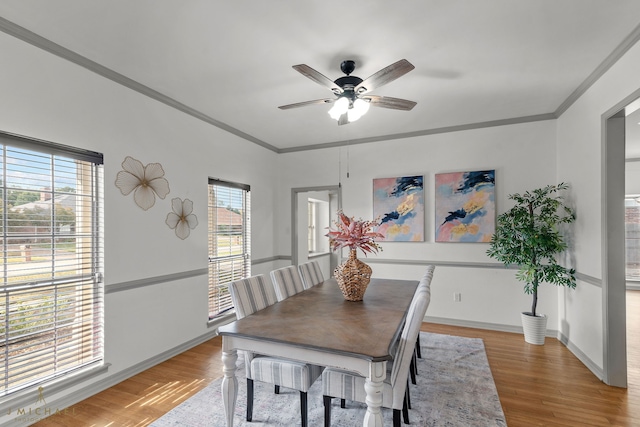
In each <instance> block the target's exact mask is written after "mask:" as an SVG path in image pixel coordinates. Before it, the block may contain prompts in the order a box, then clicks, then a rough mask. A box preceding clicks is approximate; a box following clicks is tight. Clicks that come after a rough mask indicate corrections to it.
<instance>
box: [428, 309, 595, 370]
mask: <svg viewBox="0 0 640 427" xmlns="http://www.w3.org/2000/svg"><path fill="white" fill-rule="evenodd" d="M424 321H425V322H429V323H436V324H440V325H450V326H461V327H465V328H475V329H486V330H490V331H498V332H512V333H517V334H523V333H524V332H523V331H522V327H521V326H512V325H502V324H498V323H486V322H473V321H468V320H458V319H448V318H445V317H433V316H425V318H424ZM546 336H547V337H550V338H556V339H557V340H558V341H560V342H561V343H562V344H563V345H564V346H565V347H567V349H568V350H569V351H570V352H571V353H573V355H574V356H576V357H577V358H578V360H579V361H580V362H582V364H583V365H584V366H586V367H587V369H589V370H590V371H591V372H592V373H593V375H595V376H596V377H597V378H598V379H599V380H600V381H603V379H604V372H603V370H602V368H600V367H599V366H598V365H596V364H595V363H594V362H593V360H591V359H590V358H589V357H588V356H587V355H586V354H584V353H583V352H582V351H581V350H580V349H579V348H578V347H577V346H576V345H575V344H573V343H572V342H571V341H570V340H569V339H568V338H567V337H566V336H565V335H564V334H562V333H561V332H560V331H556V330H553V329H547V333H546ZM523 340H524V338H523Z"/></svg>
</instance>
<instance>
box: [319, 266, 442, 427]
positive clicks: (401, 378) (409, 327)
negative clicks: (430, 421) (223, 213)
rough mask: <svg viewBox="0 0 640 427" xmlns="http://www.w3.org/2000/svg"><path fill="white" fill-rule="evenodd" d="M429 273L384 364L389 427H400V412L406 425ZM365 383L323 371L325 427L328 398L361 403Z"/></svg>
mask: <svg viewBox="0 0 640 427" xmlns="http://www.w3.org/2000/svg"><path fill="white" fill-rule="evenodd" d="M433 270H434V268H433V266H429V267H428V268H427V272H426V273H425V275H424V276H423V277H422V279H421V280H420V284H419V285H418V288H417V289H416V293H415V295H414V297H413V300H412V301H411V305H410V306H409V310H408V311H407V318H406V321H405V324H404V327H403V329H402V334H401V336H400V342H399V345H398V347H397V349H396V352H395V355H394V357H393V360H392V361H390V362H387V378H386V379H385V380H384V382H383V389H382V406H383V407H385V408H391V409H392V410H393V427H400V413H401V411H402V414H403V418H404V423H405V424H409V409H408V402H407V395H406V390H407V380H408V375H409V365H410V364H411V359H412V358H413V354H414V347H415V344H416V340H417V337H418V335H419V334H420V326H421V325H422V321H423V320H424V315H425V313H426V311H427V308H428V307H429V302H430V300H431V280H432V278H433ZM389 365H390V366H389ZM365 380H366V378H365V377H363V376H361V375H359V374H357V373H355V372H350V371H345V370H342V369H335V368H326V369H325V370H324V372H323V373H322V394H323V403H324V425H325V427H330V426H331V399H333V398H336V397H337V398H340V399H346V400H352V401H356V402H362V403H364V402H365V399H366V392H365V389H364V384H365Z"/></svg>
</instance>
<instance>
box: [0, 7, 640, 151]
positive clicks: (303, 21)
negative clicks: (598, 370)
mask: <svg viewBox="0 0 640 427" xmlns="http://www.w3.org/2000/svg"><path fill="white" fill-rule="evenodd" d="M0 17H1V18H3V19H2V20H0V30H2V31H4V32H7V33H10V34H13V35H16V36H17V37H20V38H22V39H24V40H28V41H29V42H31V43H34V44H36V45H39V46H41V47H43V48H45V49H47V50H50V51H52V52H54V53H56V54H59V55H61V56H64V57H67V58H69V59H71V60H73V61H76V62H78V63H80V64H82V65H83V66H86V67H88V68H91V69H94V70H95V71H97V72H100V73H102V74H105V75H107V74H108V75H110V76H111V78H114V79H115V80H116V81H121V82H123V83H124V84H127V85H129V86H130V87H132V89H135V90H139V91H141V92H143V93H147V94H148V95H150V96H154V97H156V98H158V99H161V100H163V102H167V103H169V104H171V105H174V106H176V108H180V109H183V110H184V111H188V112H190V114H194V115H196V116H198V117H199V118H201V119H202V120H205V121H208V122H210V123H212V125H214V126H219V127H222V128H224V129H227V130H229V131H231V132H233V133H236V134H239V135H241V136H243V137H245V138H247V139H249V140H252V141H254V142H256V143H258V144H261V145H264V146H266V147H268V148H271V149H273V150H275V151H278V152H287V151H295V150H297V149H302V148H304V147H306V148H312V147H317V146H327V145H340V144H342V143H345V142H347V141H348V142H350V143H355V142H364V141H368V140H377V139H394V138H400V137H407V136H415V135H421V134H429V133H435V132H441V131H443V130H447V129H449V130H451V129H463V128H465V127H469V126H471V127H473V126H476V125H477V126H482V125H483V124H486V123H487V122H493V121H497V120H506V121H507V122H518V121H528V120H537V119H545V118H547V119H548V118H553V117H555V116H556V115H557V114H558V113H561V112H563V111H564V109H565V108H567V107H568V105H570V103H571V102H572V101H573V100H574V99H575V96H576V95H577V94H579V93H581V91H583V90H584V89H585V88H586V87H588V85H589V83H590V82H591V81H592V80H593V77H594V76H597V75H599V73H601V72H602V71H603V69H605V68H606V66H608V65H611V63H612V62H613V61H614V60H615V58H616V56H617V55H619V54H621V53H622V52H623V50H624V48H625V47H628V46H629V45H630V43H632V42H635V41H636V40H637V39H638V33H640V29H639V28H640V27H638V25H639V24H640V1H638V0H616V1H609V0H413V1H411V0H399V1H393V2H391V1H381V0H378V1H372V0H368V1H367V0H351V1H348V2H346V1H335V0H323V1H320V0H317V1H306V2H301V1H299V0H272V1H264V0H234V1H221V0H218V1H215V0H181V1H178V0H102V1H100V0H56V1H51V0H2V1H1V2H0ZM14 24H15V25H14ZM16 25H17V26H19V27H23V28H24V29H26V30H27V31H23V30H22V29H21V28H19V27H16ZM37 36H41V37H42V38H44V39H40V38H39V37H37ZM611 54H613V56H612V57H611V56H610V55H611ZM403 58H405V59H407V60H409V61H410V62H411V63H412V64H413V65H415V67H416V68H415V70H413V71H411V72H409V73H408V74H406V75H405V76H403V77H401V78H399V79H398V80H395V81H393V82H391V83H389V84H388V85H386V86H384V87H381V88H379V89H377V90H374V91H372V92H371V94H374V95H384V96H392V97H397V98H405V99H410V100H413V101H416V102H417V103H418V104H417V106H416V107H415V108H414V109H413V110H412V111H409V112H406V111H396V110H389V109H383V108H371V109H370V110H369V112H368V113H367V115H366V116H364V117H363V118H362V119H360V120H359V121H358V122H355V123H351V124H348V125H344V126H338V125H337V123H336V122H335V121H334V120H332V119H331V118H330V117H329V115H328V114H327V110H328V108H329V107H327V106H325V105H313V106H307V107H303V108H298V109H292V110H285V111H283V110H280V109H278V108H277V107H278V106H279V105H284V104H290V103H295V102H301V101H307V100H312V99H318V98H325V97H331V96H332V94H331V92H330V91H329V90H328V89H326V88H324V87H322V86H320V85H318V84H316V83H314V82H313V81H311V80H309V79H308V78H306V77H304V76H303V75H302V74H299V73H298V72H296V71H295V70H293V69H292V68H291V66H292V65H295V64H307V65H309V66H310V67H312V68H315V69H316V70H318V71H319V72H321V73H322V74H324V75H325V76H327V77H329V78H331V79H332V80H333V79H336V78H338V77H340V76H341V75H342V73H341V72H340V69H339V64H340V62H341V61H342V60H345V59H353V60H355V61H356V63H357V68H356V71H355V72H354V73H353V74H354V75H356V76H359V77H361V78H366V77H368V76H370V75H371V74H373V73H375V72H376V71H378V70H379V69H381V68H383V67H385V66H387V65H389V64H391V63H393V62H395V61H397V60H399V59H403ZM105 67H106V68H105ZM113 71H115V72H116V74H114V73H112V72H113ZM128 79H131V80H128Z"/></svg>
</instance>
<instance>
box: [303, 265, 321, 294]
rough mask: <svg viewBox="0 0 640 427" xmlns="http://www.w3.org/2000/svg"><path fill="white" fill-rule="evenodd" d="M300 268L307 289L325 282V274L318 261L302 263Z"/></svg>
mask: <svg viewBox="0 0 640 427" xmlns="http://www.w3.org/2000/svg"><path fill="white" fill-rule="evenodd" d="M298 270H299V271H300V276H302V281H303V282H304V288H305V289H309V288H310V287H312V286H315V285H317V284H318V283H322V282H324V275H323V274H322V270H321V269H320V265H319V264H318V261H309V262H305V263H304V264H300V265H299V266H298Z"/></svg>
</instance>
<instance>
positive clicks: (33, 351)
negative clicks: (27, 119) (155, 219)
mask: <svg viewBox="0 0 640 427" xmlns="http://www.w3.org/2000/svg"><path fill="white" fill-rule="evenodd" d="M0 150H1V152H0V181H1V182H0V192H1V195H0V196H1V198H2V212H1V216H2V220H1V221H0V239H1V241H0V245H1V247H2V253H1V254H0V268H1V269H2V272H3V277H2V283H1V284H0V298H1V299H0V368H1V369H2V372H0V385H1V387H2V389H1V390H0V396H6V395H8V394H11V393H13V392H15V391H18V390H21V389H24V388H27V387H30V386H34V387H35V386H39V385H41V384H43V383H44V382H46V381H49V380H52V379H57V378H59V377H61V376H63V375H66V374H69V373H71V372H74V371H77V370H79V369H80V368H86V367H88V366H90V365H94V364H95V365H98V364H102V361H103V294H104V292H103V285H102V274H101V272H102V270H101V269H102V252H103V251H102V238H101V230H102V226H101V221H102V195H101V189H102V155H101V154H98V153H92V152H85V151H82V150H75V149H73V148H68V147H63V146H60V145H56V144H51V143H45V142H42V141H34V140H30V139H27V138H23V137H18V136H14V135H8V134H2V133H0Z"/></svg>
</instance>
